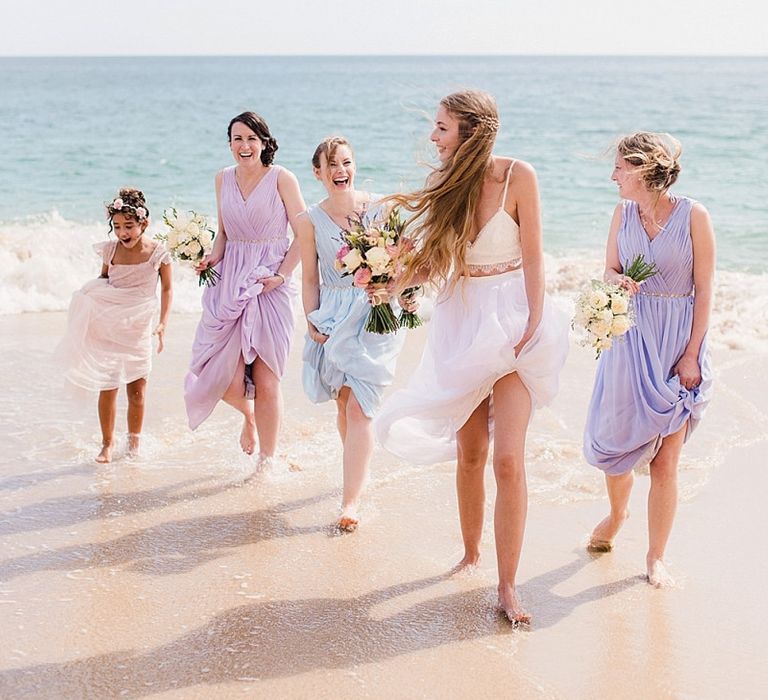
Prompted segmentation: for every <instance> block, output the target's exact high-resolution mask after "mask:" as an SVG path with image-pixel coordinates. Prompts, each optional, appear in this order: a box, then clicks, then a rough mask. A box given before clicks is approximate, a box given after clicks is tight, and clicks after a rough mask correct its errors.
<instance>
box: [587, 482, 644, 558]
mask: <svg viewBox="0 0 768 700" xmlns="http://www.w3.org/2000/svg"><path fill="white" fill-rule="evenodd" d="M634 481H635V477H634V475H633V472H632V470H631V469H630V470H629V471H628V472H626V473H625V474H619V475H617V476H610V475H609V474H606V475H605V487H606V489H607V490H608V501H609V502H610V504H611V512H610V513H609V514H608V515H607V516H606V517H605V518H603V519H602V520H601V521H600V522H599V523H598V524H597V525H596V527H595V529H594V530H592V535H591V536H590V538H589V544H588V545H587V549H588V550H589V551H590V552H610V551H611V550H612V549H613V540H614V539H615V537H616V535H617V534H618V532H619V530H620V529H621V526H622V525H623V524H624V521H625V520H626V519H627V518H628V517H629V508H628V507H627V506H628V505H629V496H630V494H631V493H632V484H633V483H634Z"/></svg>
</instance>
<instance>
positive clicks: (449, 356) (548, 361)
mask: <svg viewBox="0 0 768 700" xmlns="http://www.w3.org/2000/svg"><path fill="white" fill-rule="evenodd" d="M527 322H528V300H527V297H526V294H525V282H524V279H523V272H522V270H514V271H512V272H506V273H503V274H500V275H492V276H488V277H468V278H464V279H463V280H462V281H461V282H459V283H458V284H457V285H456V287H455V288H454V290H453V291H452V293H451V294H450V295H446V296H444V297H442V298H441V299H439V300H438V303H437V305H436V306H435V312H434V315H433V317H432V321H431V323H430V330H429V335H428V338H427V343H426V345H425V347H424V354H423V355H422V358H421V362H420V364H419V366H418V368H417V369H416V371H415V372H414V374H413V376H412V377H411V379H410V381H409V382H408V385H407V386H406V387H405V388H404V389H401V390H399V391H396V392H395V393H394V394H392V396H390V397H389V398H388V399H387V400H386V401H385V402H384V405H383V406H382V407H381V410H380V411H379V414H378V416H377V417H376V418H375V419H374V429H375V432H376V437H377V438H378V440H379V442H380V443H381V444H382V445H383V446H384V447H385V448H386V449H387V450H389V451H390V452H392V453H393V454H395V455H397V456H398V457H400V458H402V459H405V460H407V461H409V462H413V463H414V464H434V463H437V462H444V461H447V460H451V459H454V458H455V455H456V432H457V431H458V430H459V428H461V427H462V426H463V425H464V423H466V421H467V420H468V418H469V417H470V416H471V415H472V413H473V411H474V410H475V409H476V408H477V407H478V406H479V405H480V403H481V402H482V401H483V400H484V399H485V398H486V397H488V396H489V395H490V394H491V392H492V390H493V385H494V384H495V383H496V382H497V381H498V380H499V379H501V377H503V376H505V375H507V374H510V373H512V372H517V373H518V375H519V377H520V379H521V380H522V382H523V384H524V385H525V387H526V388H527V390H528V392H529V393H530V396H531V402H532V405H533V408H539V407H541V406H545V405H546V404H548V403H549V402H550V401H552V399H553V398H554V397H555V395H556V394H557V389H558V375H559V373H560V370H561V368H562V366H563V364H564V363H565V358H566V355H567V354H568V319H567V318H566V316H565V314H564V313H562V312H561V311H559V310H558V309H556V308H555V307H554V306H553V305H552V303H551V301H550V300H549V299H548V298H545V300H544V311H543V316H542V320H541V323H540V324H539V326H538V328H537V329H536V331H535V333H534V335H533V338H531V340H530V341H529V342H528V343H527V344H526V345H525V347H524V348H523V350H522V352H521V353H520V355H519V356H518V357H515V350H514V348H515V345H516V344H517V343H518V342H519V340H520V338H521V337H522V336H523V333H524V332H525V329H526V324H527ZM489 429H491V430H492V429H493V426H492V425H491V426H489Z"/></svg>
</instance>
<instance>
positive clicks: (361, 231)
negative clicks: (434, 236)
mask: <svg viewBox="0 0 768 700" xmlns="http://www.w3.org/2000/svg"><path fill="white" fill-rule="evenodd" d="M349 223H350V228H348V229H344V230H343V231H342V232H341V238H342V241H343V245H342V246H341V248H339V252H338V253H337V254H336V269H337V270H339V271H340V272H341V273H342V276H343V277H344V276H346V275H353V276H354V281H353V284H354V286H355V287H358V288H359V289H365V290H367V291H368V293H369V298H370V302H371V311H370V313H369V315H368V321H367V323H366V324H365V330H367V331H369V332H370V333H394V332H395V331H397V330H398V329H399V328H416V327H418V326H420V325H421V319H420V318H419V317H418V316H417V315H416V314H415V313H413V312H411V311H405V310H403V311H402V312H401V313H400V315H399V316H395V312H394V311H393V309H392V306H391V305H390V303H389V297H390V291H391V289H392V288H393V287H394V285H395V283H396V282H397V280H398V279H399V278H400V277H401V276H402V274H403V273H404V272H405V270H406V267H407V265H408V263H409V261H410V258H411V255H412V253H413V249H414V244H413V240H412V239H410V238H408V237H406V236H404V235H403V231H404V230H405V223H404V222H403V220H402V219H401V218H400V212H399V211H398V209H397V207H395V208H394V209H392V211H390V212H389V214H388V215H387V217H386V218H382V219H373V220H372V221H368V222H366V220H365V219H364V218H363V216H362V215H360V214H357V215H356V216H355V217H354V218H352V219H350V222H349ZM416 291H417V288H416V287H410V288H408V289H406V290H405V291H404V292H403V294H402V296H403V297H404V298H410V297H412V296H413V295H414V294H415V293H416Z"/></svg>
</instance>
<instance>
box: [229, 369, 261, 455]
mask: <svg viewBox="0 0 768 700" xmlns="http://www.w3.org/2000/svg"><path fill="white" fill-rule="evenodd" d="M222 399H223V400H224V401H226V402H227V403H228V404H229V405H230V406H232V407H233V408H236V409H237V410H238V411H240V413H242V414H243V429H242V431H241V433H240V447H241V448H242V450H243V452H245V453H246V454H249V455H252V454H253V453H254V451H255V450H256V420H255V418H254V416H253V402H251V401H250V400H249V399H247V398H246V396H245V360H243V358H242V356H240V359H239V360H238V361H237V367H236V368H235V374H234V376H233V377H232V382H231V384H230V385H229V387H227V390H226V391H225V392H224V396H222Z"/></svg>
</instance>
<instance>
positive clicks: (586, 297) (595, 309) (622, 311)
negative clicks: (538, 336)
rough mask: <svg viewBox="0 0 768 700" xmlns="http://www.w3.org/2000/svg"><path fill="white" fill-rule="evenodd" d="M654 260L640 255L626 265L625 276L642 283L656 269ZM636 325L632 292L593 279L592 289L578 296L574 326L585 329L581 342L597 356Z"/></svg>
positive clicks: (572, 323) (651, 275) (572, 322)
mask: <svg viewBox="0 0 768 700" xmlns="http://www.w3.org/2000/svg"><path fill="white" fill-rule="evenodd" d="M657 271H658V270H657V268H656V264H655V263H647V262H645V259H644V258H643V256H642V255H638V256H637V257H636V258H635V259H634V260H633V261H632V263H629V261H627V262H626V263H625V265H624V275H625V276H626V277H630V278H631V279H633V280H634V281H635V282H637V283H642V282H643V281H645V280H647V279H648V278H649V277H653V275H655V274H656V272H657ZM633 325H634V317H633V315H632V313H631V307H630V294H629V292H628V291H627V290H626V289H624V288H623V287H621V286H619V285H618V284H609V283H608V282H601V281H599V280H592V283H591V285H590V287H589V289H587V290H585V291H583V292H582V293H581V294H579V296H578V297H577V299H576V313H575V314H574V317H573V320H572V321H571V327H572V328H574V329H579V330H581V332H582V338H581V341H580V344H581V345H585V346H588V347H592V348H594V350H595V357H596V358H598V357H600V353H601V352H602V351H603V350H609V349H610V348H611V347H612V346H613V342H614V339H616V338H620V337H621V336H623V335H624V334H625V333H626V332H627V331H628V330H629V329H630V328H632V326H633Z"/></svg>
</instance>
